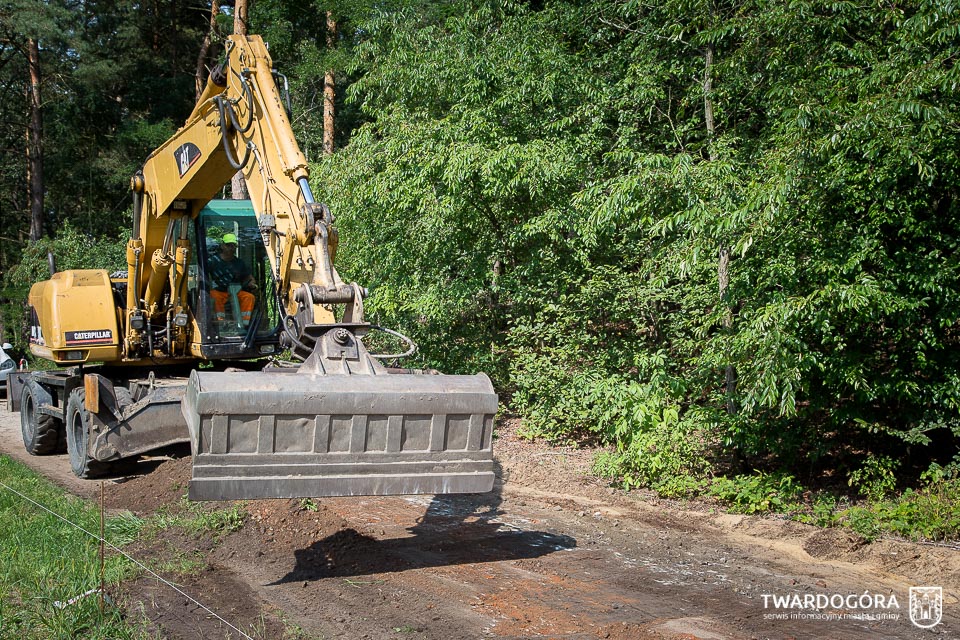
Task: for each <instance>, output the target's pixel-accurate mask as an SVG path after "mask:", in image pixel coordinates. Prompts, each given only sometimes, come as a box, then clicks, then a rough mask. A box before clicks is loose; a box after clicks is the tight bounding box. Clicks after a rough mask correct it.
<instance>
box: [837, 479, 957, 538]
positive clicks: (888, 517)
mask: <svg viewBox="0 0 960 640" xmlns="http://www.w3.org/2000/svg"><path fill="white" fill-rule="evenodd" d="M838 520H839V522H840V523H841V524H843V525H844V526H847V527H850V528H851V529H853V530H854V531H856V532H857V533H858V534H860V535H861V536H863V537H864V538H866V539H868V540H873V539H875V538H877V537H878V536H880V535H882V534H893V535H897V536H901V537H904V538H908V539H911V540H934V541H936V540H956V539H957V538H960V480H957V479H956V478H954V479H951V480H939V481H936V482H930V483H929V484H927V485H926V486H924V487H921V488H919V489H907V490H906V491H904V492H903V493H902V494H901V495H900V496H897V497H896V498H892V499H887V500H876V501H871V502H869V503H867V504H866V505H862V506H855V507H850V508H849V509H846V510H844V511H843V512H841V513H840V514H839V515H838Z"/></svg>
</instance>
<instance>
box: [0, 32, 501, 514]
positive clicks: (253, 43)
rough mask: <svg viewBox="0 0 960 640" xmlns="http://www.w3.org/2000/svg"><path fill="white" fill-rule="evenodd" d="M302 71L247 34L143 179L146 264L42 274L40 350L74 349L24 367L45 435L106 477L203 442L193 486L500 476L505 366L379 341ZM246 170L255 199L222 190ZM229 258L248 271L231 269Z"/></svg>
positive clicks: (138, 251) (406, 488) (308, 488)
mask: <svg viewBox="0 0 960 640" xmlns="http://www.w3.org/2000/svg"><path fill="white" fill-rule="evenodd" d="M284 86H285V79H284V78H283V76H281V75H280V74H278V73H276V71H275V70H274V68H273V64H272V61H271V59H270V55H269V53H268V51H267V48H266V46H265V44H264V42H263V41H262V40H261V38H260V37H259V36H239V35H234V36H230V37H229V38H228V41H227V44H226V55H225V60H224V61H223V62H222V63H221V64H220V65H219V66H218V67H217V68H215V69H214V70H213V72H212V73H211V75H210V78H209V80H208V82H207V84H206V88H205V90H204V92H203V94H202V95H201V97H200V98H199V100H198V102H197V104H196V106H195V107H194V109H193V112H192V113H191V114H190V116H189V118H188V119H187V121H186V124H185V125H184V126H183V127H182V128H181V129H180V130H179V131H177V133H176V134H175V135H174V136H173V137H171V138H170V139H169V140H167V141H166V142H165V143H164V144H163V145H162V146H160V147H159V148H158V149H156V150H155V151H154V152H153V153H152V154H151V155H150V156H149V157H148V158H147V160H146V162H145V164H144V165H143V168H142V170H141V171H139V172H137V174H136V175H135V176H134V177H133V179H132V181H131V187H132V191H133V200H134V216H133V233H132V235H131V238H130V240H129V242H128V243H127V248H126V262H127V265H126V267H127V268H126V271H121V272H115V273H113V274H111V273H108V272H107V271H104V270H92V269H91V270H72V271H61V272H58V273H55V274H54V275H52V277H51V278H50V279H49V280H46V281H43V282H39V283H37V284H35V285H34V286H33V287H32V289H31V290H30V295H29V305H30V308H31V313H32V326H31V338H30V350H31V352H32V353H33V354H34V355H36V356H39V357H42V358H45V359H47V360H50V361H52V362H54V363H56V364H57V365H61V366H63V367H65V368H62V369H58V370H54V371H43V372H41V371H36V372H31V373H29V374H27V375H24V374H21V377H20V378H19V379H17V380H16V385H15V386H18V387H21V391H20V395H19V396H18V398H17V400H18V401H19V402H18V404H19V407H17V408H19V410H20V413H21V425H22V431H23V440H24V445H25V447H26V449H27V451H29V452H30V453H32V454H37V455H39V454H44V453H52V452H56V451H60V450H63V449H64V448H65V449H66V450H67V451H68V453H69V457H70V464H71V466H72V468H73V471H74V472H75V473H76V474H77V475H78V476H80V477H83V478H88V477H95V476H97V475H99V474H102V473H104V472H106V471H107V470H108V469H109V466H110V465H111V464H112V463H114V462H117V461H120V460H123V459H130V458H135V457H137V456H139V455H141V454H144V453H147V452H149V451H152V450H155V449H157V448H160V447H163V446H166V445H170V444H174V443H178V442H186V441H189V443H190V446H191V451H192V454H193V477H192V479H191V482H190V489H189V497H190V498H191V499H193V500H227V499H259V498H296V497H319V496H345V495H393V494H417V493H474V492H486V491H490V490H491V489H492V488H493V481H494V473H493V454H492V448H491V442H492V430H493V418H494V414H495V413H496V411H497V396H496V394H495V392H494V390H493V387H492V385H491V384H490V380H489V379H488V378H487V376H486V375H484V374H482V373H481V374H477V375H472V376H449V375H440V374H437V373H436V372H433V371H417V370H407V369H396V368H389V367H387V366H385V365H384V364H383V362H382V360H385V359H386V358H393V357H394V356H376V355H372V354H370V353H369V352H368V350H367V348H366V346H365V344H364V338H365V337H366V336H368V335H369V334H370V332H371V331H376V330H379V327H375V326H373V325H371V324H370V323H368V322H367V321H366V320H365V319H364V311H363V300H364V297H365V296H366V295H367V292H366V290H365V289H364V288H363V287H361V286H359V285H358V284H356V283H347V282H344V281H343V280H342V279H341V278H340V275H339V274H338V273H337V270H336V268H335V267H334V258H335V256H336V251H337V243H338V235H337V229H336V227H335V226H334V220H333V216H332V215H331V213H330V210H329V209H328V208H327V207H326V206H325V205H323V204H321V203H318V202H316V201H315V200H314V197H313V194H312V192H311V189H310V185H309V182H308V167H307V161H306V159H305V157H304V155H303V154H302V153H301V151H300V149H299V148H298V146H297V143H296V141H295V139H294V136H293V131H292V129H291V127H290V122H289V119H288V109H289V107H288V101H287V100H286V93H285V90H284ZM238 170H239V171H242V172H243V175H244V178H245V179H246V183H247V188H248V190H249V193H250V200H249V201H217V200H213V198H214V196H215V195H217V194H218V192H220V191H221V189H222V187H223V185H224V184H225V183H226V182H227V181H229V180H230V178H231V177H232V176H233V175H234V173H235V172H237V171H238ZM230 245H233V246H230ZM230 253H232V254H233V255H232V256H231V255H228V254H230ZM224 256H226V258H225V257H224ZM225 259H226V260H228V261H230V263H231V265H232V266H231V267H229V269H232V271H233V272H234V273H236V274H237V275H240V276H242V277H241V278H240V279H239V281H237V282H234V283H229V282H227V283H223V282H220V283H218V282H217V281H218V279H219V276H222V275H223V272H224V260H225ZM227 279H228V280H229V278H227ZM388 331H389V330H388ZM411 344H412V343H411ZM412 348H415V347H411V349H412ZM284 351H286V352H288V353H289V354H292V357H293V358H294V359H295V360H296V361H297V362H296V363H293V362H288V361H278V360H277V358H276V356H277V354H280V353H281V352H284ZM410 351H411V350H408V353H409V352H410ZM14 404H17V403H16V402H15V403H14Z"/></svg>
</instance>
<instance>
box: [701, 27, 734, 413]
mask: <svg viewBox="0 0 960 640" xmlns="http://www.w3.org/2000/svg"><path fill="white" fill-rule="evenodd" d="M714 53H715V48H714V45H713V44H708V45H707V47H706V50H705V51H704V52H703V119H704V122H705V124H706V127H707V136H708V138H709V152H708V153H709V158H710V160H711V161H714V160H716V159H717V157H716V151H715V149H714V145H713V143H714V136H715V134H716V129H715V125H714V121H713V55H714ZM717 281H718V283H719V285H720V304H722V305H724V309H723V319H722V320H721V326H722V327H723V332H724V334H725V335H726V339H728V340H729V337H730V334H731V333H732V332H733V308H732V307H731V306H730V301H729V300H728V298H729V294H730V291H729V289H730V247H729V246H727V245H726V244H725V243H724V245H723V246H721V247H720V255H719V261H718V264H717ZM724 387H725V390H724V395H725V397H726V405H727V414H728V415H731V416H732V415H736V413H737V411H738V408H737V399H736V394H737V370H736V368H735V367H734V366H733V363H731V362H729V358H728V362H727V366H726V372H725V374H724Z"/></svg>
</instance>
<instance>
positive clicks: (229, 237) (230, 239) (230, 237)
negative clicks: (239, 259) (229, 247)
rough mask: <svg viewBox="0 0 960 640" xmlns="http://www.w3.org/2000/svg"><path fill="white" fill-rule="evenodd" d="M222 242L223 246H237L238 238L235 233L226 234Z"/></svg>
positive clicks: (221, 239)
mask: <svg viewBox="0 0 960 640" xmlns="http://www.w3.org/2000/svg"><path fill="white" fill-rule="evenodd" d="M220 242H222V243H223V244H237V236H236V234H233V233H225V234H223V237H222V238H220Z"/></svg>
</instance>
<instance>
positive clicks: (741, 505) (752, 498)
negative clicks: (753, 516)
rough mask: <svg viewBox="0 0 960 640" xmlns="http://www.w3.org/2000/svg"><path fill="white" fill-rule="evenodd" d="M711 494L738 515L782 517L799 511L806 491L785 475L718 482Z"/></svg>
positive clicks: (722, 478)
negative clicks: (772, 513) (770, 514)
mask: <svg viewBox="0 0 960 640" xmlns="http://www.w3.org/2000/svg"><path fill="white" fill-rule="evenodd" d="M708 491H709V493H710V494H711V495H712V496H714V497H716V498H718V499H720V500H721V501H723V502H725V503H727V504H729V505H730V508H731V510H733V511H734V512H736V513H768V512H774V513H780V512H783V511H788V510H790V509H793V508H796V506H797V501H798V499H799V497H800V494H801V492H802V487H801V486H800V485H799V484H798V483H797V481H796V479H795V478H794V477H793V476H791V475H788V474H785V473H772V474H764V473H757V474H752V475H739V476H733V477H729V478H727V477H718V478H714V479H713V481H712V482H711V483H710V485H709V488H708Z"/></svg>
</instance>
